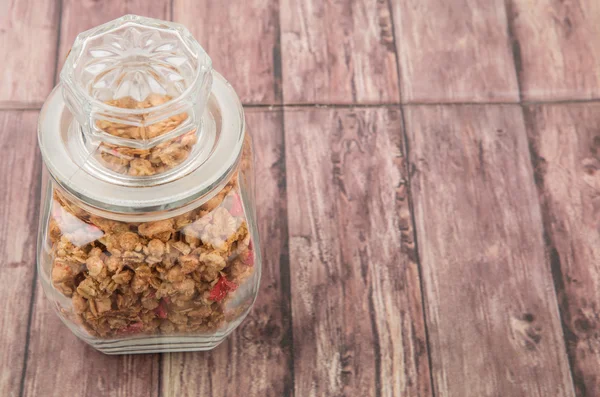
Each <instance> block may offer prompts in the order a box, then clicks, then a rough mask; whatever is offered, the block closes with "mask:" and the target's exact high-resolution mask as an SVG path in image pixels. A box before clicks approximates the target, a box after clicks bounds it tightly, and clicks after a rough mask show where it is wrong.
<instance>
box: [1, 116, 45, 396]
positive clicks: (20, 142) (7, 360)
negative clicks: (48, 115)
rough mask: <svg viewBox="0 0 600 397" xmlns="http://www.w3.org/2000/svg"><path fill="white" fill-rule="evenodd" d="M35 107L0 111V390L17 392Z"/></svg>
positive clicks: (31, 248) (28, 283) (29, 277)
mask: <svg viewBox="0 0 600 397" xmlns="http://www.w3.org/2000/svg"><path fill="white" fill-rule="evenodd" d="M37 115H38V112H37V111H0V142H2V143H1V144H0V170H2V172H0V186H1V188H0V280H2V285H1V288H0V301H2V308H3V309H2V310H1V311H0V330H2V331H1V332H0V335H1V336H0V395H2V396H18V395H19V389H20V382H21V375H22V373H23V364H24V359H25V346H26V343H27V342H26V340H27V322H28V319H29V305H30V302H31V293H32V281H33V276H34V272H35V244H36V241H37V236H36V231H37V223H38V220H37V214H38V208H37V207H38V203H39V201H38V200H39V198H38V194H39V192H38V187H39V179H40V166H41V163H40V158H39V156H38V153H37V150H36V133H35V132H36V122H37Z"/></svg>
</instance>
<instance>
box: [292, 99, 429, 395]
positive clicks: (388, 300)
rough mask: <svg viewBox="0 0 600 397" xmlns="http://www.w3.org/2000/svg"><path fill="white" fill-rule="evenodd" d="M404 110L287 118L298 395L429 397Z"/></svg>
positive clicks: (319, 112)
mask: <svg viewBox="0 0 600 397" xmlns="http://www.w3.org/2000/svg"><path fill="white" fill-rule="evenodd" d="M401 125H402V122H401V113H400V110H399V109H397V108H370V109H354V110H353V109H339V110H335V109H323V108H321V109H319V108H312V109H300V110H296V111H294V110H290V111H286V113H285V132H286V136H285V138H286V163H287V167H286V168H287V173H288V179H287V181H288V184H287V186H288V192H289V193H288V200H289V202H288V206H289V211H288V213H289V230H290V270H291V279H292V282H291V285H292V311H293V316H292V319H293V335H294V379H295V395H296V396H430V395H431V387H430V386H431V385H430V376H429V363H428V358H427V343H426V335H425V325H424V320H423V312H422V307H421V294H420V288H419V275H418V268H417V264H416V259H415V258H416V253H415V245H414V240H413V229H412V222H411V218H410V211H409V206H408V202H407V197H406V179H405V175H406V170H405V167H404V158H403V156H402V132H401Z"/></svg>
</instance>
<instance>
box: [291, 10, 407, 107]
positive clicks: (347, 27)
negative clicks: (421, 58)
mask: <svg viewBox="0 0 600 397" xmlns="http://www.w3.org/2000/svg"><path fill="white" fill-rule="evenodd" d="M281 51H282V55H281V58H282V70H283V77H284V81H283V90H284V100H285V103H389V102H398V100H399V90H398V73H397V67H396V55H395V46H394V39H393V34H392V20H391V16H390V12H389V7H388V4H387V1H386V0H378V1H376V2H374V1H366V0H341V1H335V2H332V1H320V0H282V2H281Z"/></svg>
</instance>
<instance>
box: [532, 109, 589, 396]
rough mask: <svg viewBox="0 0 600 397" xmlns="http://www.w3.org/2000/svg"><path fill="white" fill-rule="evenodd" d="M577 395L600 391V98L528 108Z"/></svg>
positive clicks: (538, 178) (553, 267) (537, 176)
mask: <svg viewBox="0 0 600 397" xmlns="http://www.w3.org/2000/svg"><path fill="white" fill-rule="evenodd" d="M526 118H527V121H528V125H529V126H530V128H529V131H528V132H529V136H530V139H531V148H532V155H533V159H534V165H535V171H536V180H537V182H538V189H539V193H540V199H541V202H542V208H543V209H544V223H545V226H546V232H547V235H548V237H547V244H548V248H549V251H550V258H551V264H552V271H553V275H554V280H555V284H556V287H557V290H558V297H559V304H560V309H561V312H562V318H563V324H564V325H563V326H564V328H565V335H566V336H567V342H568V343H567V348H568V352H569V358H570V360H571V367H572V370H573V380H574V381H575V388H576V391H577V395H578V396H580V397H584V396H598V395H600V378H599V376H598V374H599V373H600V356H599V353H600V335H599V334H598V328H599V327H600V314H599V312H598V308H599V307H600V268H599V267H598V263H600V235H599V234H598V228H599V226H600V195H599V192H600V179H599V174H598V172H599V171H598V170H599V169H600V134H599V132H598V125H599V124H600V105H598V104H589V105H584V104H577V105H560V106H539V107H538V106H536V107H531V108H529V109H528V112H527V113H526Z"/></svg>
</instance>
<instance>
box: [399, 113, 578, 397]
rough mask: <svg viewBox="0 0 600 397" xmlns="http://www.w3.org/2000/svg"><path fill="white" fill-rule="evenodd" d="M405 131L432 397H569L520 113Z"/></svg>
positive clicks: (461, 117) (413, 116)
mask: <svg viewBox="0 0 600 397" xmlns="http://www.w3.org/2000/svg"><path fill="white" fill-rule="evenodd" d="M406 122H407V127H406V128H407V131H408V136H409V146H410V163H411V167H412V168H413V170H414V175H413V177H412V178H411V190H412V193H413V202H414V211H415V221H416V229H417V240H418V243H419V256H420V260H421V267H422V271H423V273H422V274H423V282H424V294H425V298H426V299H425V301H426V314H427V316H426V317H427V324H428V330H429V342H430V351H431V359H432V373H433V379H434V389H435V390H436V393H437V395H440V396H478V397H479V396H511V397H518V396H523V397H525V396H527V397H533V396H540V397H547V396H556V397H559V396H573V395H574V392H573V386H572V383H571V377H570V374H569V365H568V362H567V357H566V354H565V345H564V341H563V336H562V330H561V324H560V319H559V314H558V311H557V306H556V296H555V293H554V290H553V285H552V278H551V274H550V270H549V264H548V260H547V259H548V258H547V257H546V256H545V252H544V242H543V236H542V220H541V215H540V208H539V204H538V201H537V195H536V192H535V186H534V183H533V171H532V167H531V163H530V159H529V152H528V149H527V139H526V133H525V129H524V123H523V117H522V112H521V109H520V107H518V106H485V107H484V106H466V107H463V106H451V107H447V106H435V107H429V106H427V107H410V108H409V109H408V110H407V113H406Z"/></svg>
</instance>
